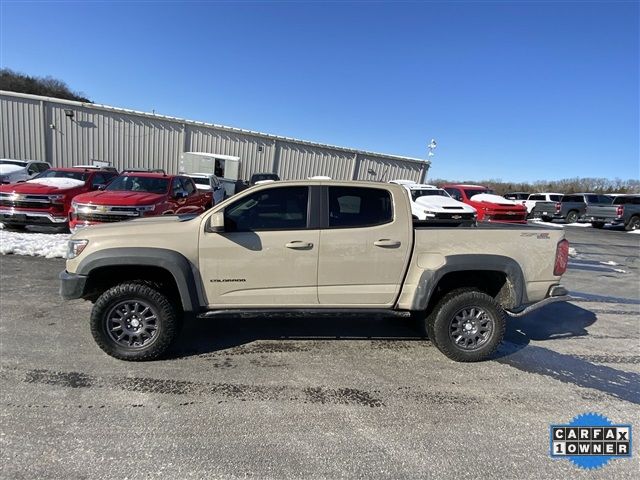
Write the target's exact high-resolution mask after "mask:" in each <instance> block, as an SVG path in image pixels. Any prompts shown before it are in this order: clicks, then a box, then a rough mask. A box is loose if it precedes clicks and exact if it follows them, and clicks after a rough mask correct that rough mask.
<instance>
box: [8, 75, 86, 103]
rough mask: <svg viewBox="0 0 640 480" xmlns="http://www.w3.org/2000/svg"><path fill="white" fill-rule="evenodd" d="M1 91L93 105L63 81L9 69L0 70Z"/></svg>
mask: <svg viewBox="0 0 640 480" xmlns="http://www.w3.org/2000/svg"><path fill="white" fill-rule="evenodd" d="M0 90H7V91H9V92H18V93H29V94H32V95H42V96H45V97H54V98H62V99H65V100H77V101H79V102H85V103H91V100H89V99H88V98H86V97H85V96H84V94H83V93H81V92H75V91H73V90H71V89H70V88H69V86H68V85H67V84H66V83H65V82H63V81H62V80H58V79H57V78H53V77H49V76H47V77H32V76H29V75H25V74H23V73H18V72H14V71H13V70H10V69H8V68H3V69H0Z"/></svg>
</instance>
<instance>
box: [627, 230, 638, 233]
mask: <svg viewBox="0 0 640 480" xmlns="http://www.w3.org/2000/svg"><path fill="white" fill-rule="evenodd" d="M629 233H640V230H632V231H630V232H629Z"/></svg>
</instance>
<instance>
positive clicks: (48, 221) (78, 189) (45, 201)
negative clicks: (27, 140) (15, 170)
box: [0, 168, 117, 230]
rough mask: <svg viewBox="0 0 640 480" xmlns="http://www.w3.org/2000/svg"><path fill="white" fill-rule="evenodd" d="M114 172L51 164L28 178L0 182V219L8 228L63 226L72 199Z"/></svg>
mask: <svg viewBox="0 0 640 480" xmlns="http://www.w3.org/2000/svg"><path fill="white" fill-rule="evenodd" d="M115 176H117V173H115V172H111V171H106V170H97V169H85V168H51V169H49V170H46V171H44V172H42V173H40V174H39V175H37V176H35V177H34V178H32V179H31V180H27V181H26V182H21V183H12V184H9V185H2V186H0V222H2V223H4V224H5V226H7V227H9V228H12V227H13V228H22V227H25V226H26V225H47V226H57V227H60V228H61V229H63V230H66V229H67V227H68V222H69V209H70V208H71V200H72V199H73V198H74V197H75V196H76V195H79V194H81V193H86V192H89V191H91V190H96V189H98V188H99V187H100V186H101V185H104V184H106V183H107V182H109V181H110V180H111V179H112V178H113V177H115Z"/></svg>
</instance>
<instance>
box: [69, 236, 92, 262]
mask: <svg viewBox="0 0 640 480" xmlns="http://www.w3.org/2000/svg"><path fill="white" fill-rule="evenodd" d="M88 243H89V240H69V242H68V243H67V259H71V258H76V257H77V256H78V255H80V254H81V253H82V251H83V250H84V249H85V247H86V246H87V244H88Z"/></svg>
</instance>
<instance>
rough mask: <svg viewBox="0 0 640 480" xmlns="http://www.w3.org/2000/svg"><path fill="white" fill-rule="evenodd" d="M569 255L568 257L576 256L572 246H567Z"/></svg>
mask: <svg viewBox="0 0 640 480" xmlns="http://www.w3.org/2000/svg"><path fill="white" fill-rule="evenodd" d="M569 256H570V257H577V256H578V251H577V250H576V249H575V248H573V247H569Z"/></svg>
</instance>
